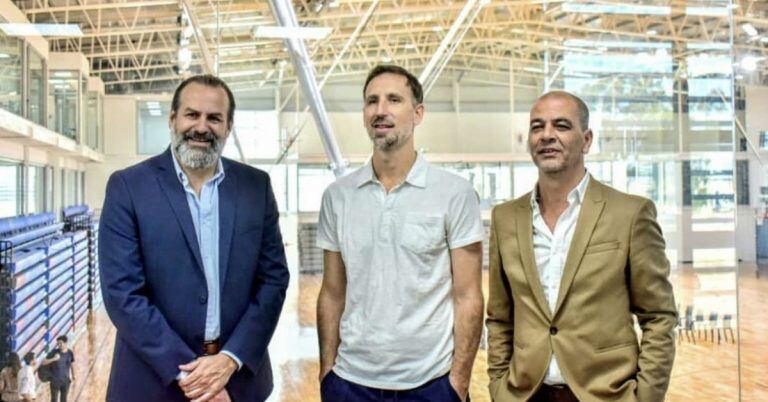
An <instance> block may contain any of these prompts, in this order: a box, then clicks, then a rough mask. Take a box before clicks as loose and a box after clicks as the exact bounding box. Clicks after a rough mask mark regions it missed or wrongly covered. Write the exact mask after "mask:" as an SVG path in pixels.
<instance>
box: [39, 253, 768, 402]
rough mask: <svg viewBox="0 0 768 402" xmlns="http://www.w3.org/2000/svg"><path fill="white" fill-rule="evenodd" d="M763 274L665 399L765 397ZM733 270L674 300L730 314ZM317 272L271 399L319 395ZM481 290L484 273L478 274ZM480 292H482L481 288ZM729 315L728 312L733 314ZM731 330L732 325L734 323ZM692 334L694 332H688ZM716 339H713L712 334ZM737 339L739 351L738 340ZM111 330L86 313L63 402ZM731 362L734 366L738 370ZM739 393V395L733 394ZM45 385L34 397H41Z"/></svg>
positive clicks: (302, 296)
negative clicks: (726, 330) (722, 336)
mask: <svg viewBox="0 0 768 402" xmlns="http://www.w3.org/2000/svg"><path fill="white" fill-rule="evenodd" d="M766 276H768V275H763V276H762V277H758V275H757V273H756V270H755V265H754V264H742V266H741V267H740V275H739V284H738V286H739V291H738V295H739V297H738V305H739V309H740V311H739V318H740V319H739V320H738V321H734V322H733V327H734V332H735V335H736V343H732V340H731V337H730V336H729V337H728V339H727V341H726V340H722V341H721V342H720V343H718V342H717V340H716V339H715V340H712V339H709V337H708V339H706V340H705V339H704V337H703V333H700V334H699V336H700V338H697V339H695V343H694V339H688V338H690V336H691V334H683V336H682V339H680V340H679V341H678V344H677V345H678V347H677V355H676V358H675V365H674V368H673V372H672V380H671V384H670V389H669V392H668V395H667V400H668V401H737V400H739V398H740V397H741V400H743V401H768V339H766V338H768V311H767V310H768V278H766ZM735 277H736V274H735V273H734V272H733V271H730V272H727V271H726V272H723V271H722V270H706V271H702V270H694V269H693V268H691V267H690V266H683V267H681V268H678V269H675V270H674V271H673V274H672V281H673V283H674V284H675V289H676V290H675V291H676V300H677V302H678V304H679V306H680V309H681V310H682V313H683V314H684V310H685V306H688V305H692V304H693V305H694V306H695V309H696V310H695V311H696V312H699V311H701V312H702V313H704V314H705V315H707V316H708V315H709V312H710V311H718V312H720V315H721V316H722V314H724V313H729V312H731V313H734V312H735V311H733V310H735V306H736V291H735ZM320 279H321V277H320V275H307V274H305V275H298V273H295V272H293V273H292V280H291V287H290V289H289V292H288V298H287V300H286V303H285V307H284V310H283V315H282V317H281V319H280V324H279V327H278V329H277V332H276V334H275V337H274V339H273V341H272V344H271V345H270V353H271V354H272V361H273V365H274V372H275V391H274V393H273V395H272V396H271V398H270V401H274V402H278V401H279V402H309V401H318V400H319V386H318V381H317V372H318V364H317V350H318V348H317V338H316V331H315V301H316V299H317V294H318V291H319V287H320ZM484 282H485V283H486V289H487V277H486V278H484ZM486 294H487V293H486ZM734 316H735V314H734ZM737 328H738V331H736V329H737ZM693 335H694V336H695V331H694V334H693ZM715 338H716V337H715ZM739 340H740V346H741V351H740V353H739V350H738V345H739ZM114 341H115V329H114V327H113V326H112V325H111V323H110V322H109V318H108V317H107V315H106V313H105V312H104V310H103V309H101V310H98V311H96V312H95V313H94V314H93V315H92V316H91V317H90V318H89V327H88V330H87V331H85V332H84V333H83V334H81V335H80V336H79V337H78V338H77V340H76V341H75V344H74V348H73V349H74V351H75V356H76V363H75V370H76V381H75V383H74V386H73V387H72V390H71V394H70V401H76V402H96V401H104V399H105V395H106V388H107V381H108V378H109V369H110V364H111V359H112V350H113V347H114ZM485 358H486V355H485V351H484V350H480V353H479V354H478V357H477V360H476V364H475V368H474V374H473V377H472V384H471V394H472V400H473V401H478V402H483V401H490V397H489V396H488V392H487V390H486V384H487V382H488V378H487V375H486V374H485V368H486V364H485ZM739 367H741V370H740V373H739ZM740 391H741V394H740ZM47 394H48V392H47V390H43V392H42V394H41V395H39V397H38V400H39V401H46V400H49V397H48V395H47Z"/></svg>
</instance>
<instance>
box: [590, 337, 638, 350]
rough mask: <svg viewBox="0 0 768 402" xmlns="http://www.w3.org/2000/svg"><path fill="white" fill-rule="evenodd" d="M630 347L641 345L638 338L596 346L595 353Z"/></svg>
mask: <svg viewBox="0 0 768 402" xmlns="http://www.w3.org/2000/svg"><path fill="white" fill-rule="evenodd" d="M629 347H636V348H637V347H639V345H638V344H637V341H636V340H632V341H629V342H622V343H619V344H617V345H609V346H601V347H599V348H595V353H605V352H611V351H614V350H619V349H624V348H629Z"/></svg>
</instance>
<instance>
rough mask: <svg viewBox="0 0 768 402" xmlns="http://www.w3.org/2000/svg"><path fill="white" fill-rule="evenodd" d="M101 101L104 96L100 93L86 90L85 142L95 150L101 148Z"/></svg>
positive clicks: (102, 125) (102, 116)
mask: <svg viewBox="0 0 768 402" xmlns="http://www.w3.org/2000/svg"><path fill="white" fill-rule="evenodd" d="M103 102H104V97H103V96H102V95H101V94H100V93H98V92H94V91H89V92H88V98H87V105H86V116H85V126H86V130H85V144H86V145H88V146H89V147H91V149H94V150H97V151H101V150H102V134H101V133H102V129H103V127H104V112H103V110H102V105H103Z"/></svg>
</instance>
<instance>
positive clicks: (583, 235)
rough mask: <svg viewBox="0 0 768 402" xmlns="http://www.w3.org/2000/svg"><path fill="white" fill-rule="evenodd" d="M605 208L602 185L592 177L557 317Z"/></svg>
mask: <svg viewBox="0 0 768 402" xmlns="http://www.w3.org/2000/svg"><path fill="white" fill-rule="evenodd" d="M604 206H605V201H603V189H602V184H600V183H599V182H598V181H597V180H595V179H594V178H592V177H590V179H589V185H588V186H587V191H585V194H584V200H583V202H582V204H581V212H580V213H579V219H578V221H576V229H575V230H574V232H573V238H572V239H571V246H570V248H569V250H568V257H567V258H566V259H565V266H564V267H563V278H562V281H561V282H560V292H559V293H558V295H557V304H556V305H555V311H554V314H555V315H557V311H558V310H560V306H561V305H562V304H563V300H564V299H565V295H567V294H568V290H569V289H570V287H571V284H572V283H573V277H574V276H576V271H577V270H578V269H579V266H580V265H581V260H582V258H583V257H584V252H585V251H586V250H587V245H588V244H589V240H590V239H591V238H592V232H593V231H594V230H595V225H596V224H597V220H598V219H599V218H600V214H601V213H602V212H603V207H604Z"/></svg>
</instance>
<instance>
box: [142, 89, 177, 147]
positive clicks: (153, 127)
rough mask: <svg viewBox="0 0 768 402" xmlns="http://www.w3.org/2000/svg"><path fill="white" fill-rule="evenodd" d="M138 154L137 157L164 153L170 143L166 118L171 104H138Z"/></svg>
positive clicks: (159, 102)
mask: <svg viewBox="0 0 768 402" xmlns="http://www.w3.org/2000/svg"><path fill="white" fill-rule="evenodd" d="M137 107H138V119H139V121H138V124H137V126H138V128H139V133H138V144H137V145H138V150H137V151H138V153H139V155H157V154H159V153H162V152H163V151H165V149H166V148H168V145H169V144H170V143H171V136H170V131H169V128H168V118H169V113H170V110H171V102H161V101H141V102H138V105H137Z"/></svg>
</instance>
